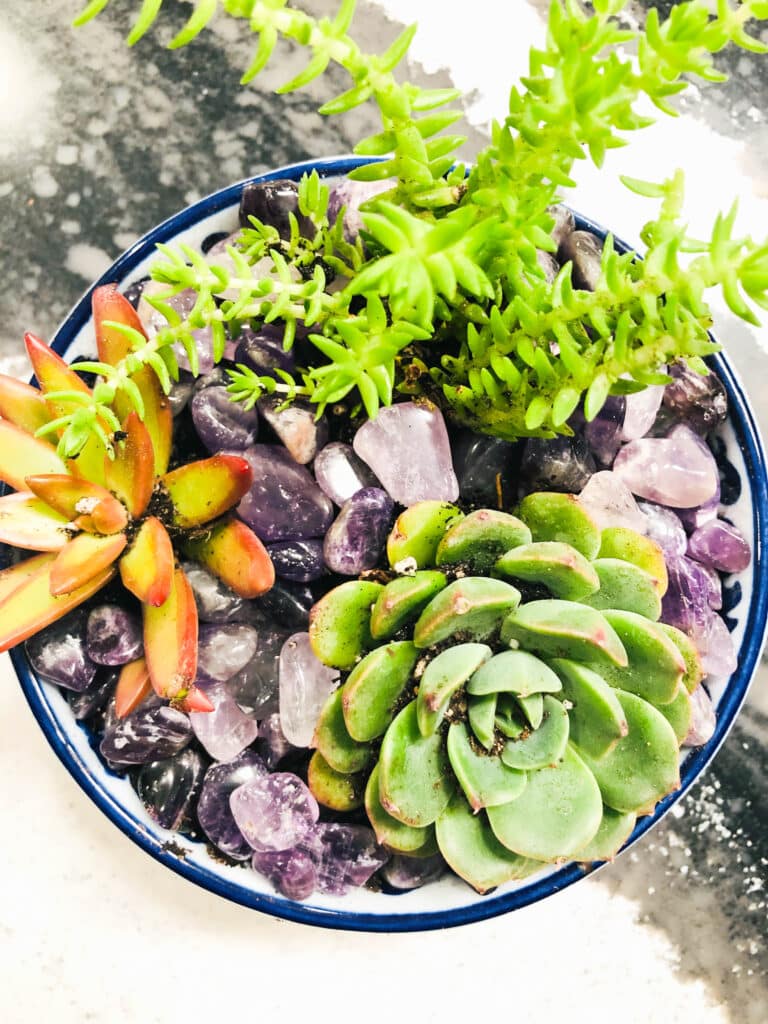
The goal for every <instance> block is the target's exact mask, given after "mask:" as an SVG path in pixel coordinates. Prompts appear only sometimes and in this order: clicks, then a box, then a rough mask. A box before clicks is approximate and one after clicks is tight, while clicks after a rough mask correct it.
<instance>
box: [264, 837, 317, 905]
mask: <svg viewBox="0 0 768 1024" xmlns="http://www.w3.org/2000/svg"><path fill="white" fill-rule="evenodd" d="M251 866H252V867H253V870H254V871H258V873H259V874H260V875H264V877H265V878H267V879H269V881H270V882H271V883H272V885H273V886H274V887H275V889H277V891H278V892H279V893H281V894H282V895H283V896H285V897H286V899H289V900H305V899H307V898H308V897H309V896H311V895H312V893H313V892H314V891H315V889H316V888H317V868H316V867H315V862H314V860H313V858H312V857H311V856H310V854H309V853H307V852H306V851H305V850H301V849H293V850H277V851H267V852H265V853H259V851H258V850H256V851H254V854H253V857H252V858H251Z"/></svg>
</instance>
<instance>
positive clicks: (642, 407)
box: [621, 368, 664, 441]
mask: <svg viewBox="0 0 768 1024" xmlns="http://www.w3.org/2000/svg"><path fill="white" fill-rule="evenodd" d="M661 372H662V373H663V372H664V370H663V368H662V371H661ZM663 397H664V385H661V384H652V385H651V386H650V387H647V388H644V389H643V390H642V391H638V392H636V394H634V395H627V397H626V399H625V402H626V407H625V411H624V422H623V424H622V427H621V437H622V440H624V441H634V440H635V439H636V438H638V437H644V436H645V435H646V434H647V433H648V431H649V430H650V429H651V427H652V426H653V424H654V422H655V420H656V414H657V413H658V411H659V407H660V406H661V401H662V398H663Z"/></svg>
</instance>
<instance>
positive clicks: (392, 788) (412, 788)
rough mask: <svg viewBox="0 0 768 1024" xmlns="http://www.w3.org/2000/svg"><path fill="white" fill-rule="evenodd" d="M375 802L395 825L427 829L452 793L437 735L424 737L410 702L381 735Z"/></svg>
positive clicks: (412, 702)
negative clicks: (396, 823)
mask: <svg viewBox="0 0 768 1024" xmlns="http://www.w3.org/2000/svg"><path fill="white" fill-rule="evenodd" d="M379 766H380V770H381V771H380V777H379V799H380V800H381V803H382V806H383V807H384V809H385V810H386V811H387V813H388V814H391V815H392V816H393V817H394V818H397V820H398V821H402V822H403V824H405V825H414V826H417V827H420V826H424V825H431V824H432V823H433V822H434V821H435V820H436V819H437V818H438V817H439V816H440V814H442V812H443V811H444V810H445V808H446V806H447V804H448V801H449V800H450V798H451V794H452V793H453V790H454V782H453V776H452V775H451V771H450V765H449V764H448V758H447V755H446V753H445V744H444V743H443V737H442V736H441V735H439V734H438V735H434V736H427V737H424V736H422V735H421V733H420V732H419V726H418V723H417V721H416V702H415V701H411V703H410V704H408V705H407V706H406V707H405V708H403V710H402V711H401V712H400V713H399V714H398V716H397V717H396V718H395V720H394V722H392V724H391V725H390V727H389V728H388V729H387V731H386V733H385V734H384V740H383V742H382V744H381V753H380V755H379Z"/></svg>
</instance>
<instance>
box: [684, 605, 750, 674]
mask: <svg viewBox="0 0 768 1024" xmlns="http://www.w3.org/2000/svg"><path fill="white" fill-rule="evenodd" d="M694 641H695V643H696V646H697V647H698V649H699V654H700V655H701V667H702V668H703V669H704V671H705V672H706V673H707V675H713V676H729V675H730V674H731V672H735V670H736V667H737V666H738V663H739V662H738V658H737V657H736V648H735V646H734V643H733V637H732V636H731V634H730V633H729V631H728V627H727V626H726V624H725V623H724V622H723V620H722V619H721V618H720V616H719V615H718V614H717V613H716V612H713V611H710V614H709V618H708V619H707V620H706V623H705V624H704V627H703V629H700V630H698V631H697V633H696V634H695V636H694Z"/></svg>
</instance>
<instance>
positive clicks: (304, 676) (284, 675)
mask: <svg viewBox="0 0 768 1024" xmlns="http://www.w3.org/2000/svg"><path fill="white" fill-rule="evenodd" d="M338 684H339V672H338V670H337V669H332V668H328V667H327V666H326V665H323V663H322V662H321V661H319V660H318V658H317V657H316V656H315V654H314V652H313V651H312V648H311V647H310V644H309V633H295V634H294V635H293V636H291V637H289V638H288V640H286V642H285V644H284V645H283V649H282V651H281V652H280V721H281V724H282V728H283V733H284V735H285V737H286V739H288V740H289V742H291V743H293V744H294V746H297V747H307V746H309V744H310V743H311V741H312V736H313V734H314V731H315V724H316V722H317V717H318V715H319V714H320V711H321V709H322V707H323V705H324V704H325V701H326V700H327V698H328V696H329V695H330V694H331V693H333V691H334V690H335V689H336V687H337V686H338Z"/></svg>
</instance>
